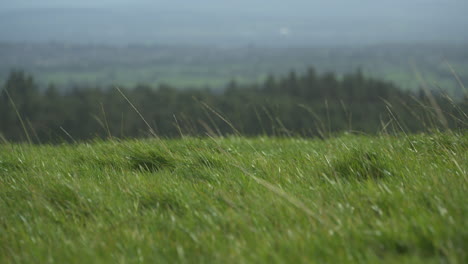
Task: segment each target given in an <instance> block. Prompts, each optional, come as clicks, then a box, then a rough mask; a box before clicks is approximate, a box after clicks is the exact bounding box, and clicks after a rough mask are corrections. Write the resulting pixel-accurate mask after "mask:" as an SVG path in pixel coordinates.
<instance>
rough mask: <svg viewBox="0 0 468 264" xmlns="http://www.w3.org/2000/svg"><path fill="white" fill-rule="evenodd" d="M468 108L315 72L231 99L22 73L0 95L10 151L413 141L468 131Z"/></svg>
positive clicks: (234, 89)
mask: <svg viewBox="0 0 468 264" xmlns="http://www.w3.org/2000/svg"><path fill="white" fill-rule="evenodd" d="M467 109H468V100H467V98H466V97H465V98H463V100H457V101H454V100H452V99H451V98H448V97H446V96H445V95H444V94H443V93H434V92H429V91H425V90H422V89H421V90H420V91H417V92H410V91H402V90H401V89H399V88H398V87H396V86H395V85H394V84H392V83H390V82H386V81H383V80H377V79H374V78H369V77H366V76H364V75H363V74H362V72H360V71H356V72H354V73H350V74H346V75H344V76H341V77H338V76H336V75H335V74H334V73H331V72H328V73H323V74H318V73H317V72H316V71H315V70H314V69H313V68H309V69H308V70H307V71H306V72H304V73H301V74H298V73H297V72H294V71H291V72H290V73H289V74H287V75H285V76H279V77H278V76H273V75H270V76H269V77H268V78H266V80H265V81H264V82H263V83H257V84H239V83H236V82H235V81H231V82H230V83H228V84H227V85H226V87H225V89H223V90H222V91H219V90H210V89H208V88H206V89H176V88H175V87H171V86H169V85H159V86H158V87H151V86H148V85H137V86H136V87H132V88H124V87H120V88H119V87H118V86H112V87H90V86H86V87H74V88H72V89H68V90H63V89H59V88H57V87H55V86H54V85H49V87H47V88H46V89H40V88H39V87H38V85H37V84H36V83H35V81H34V78H33V77H32V76H31V75H28V74H27V73H25V72H23V71H12V72H11V73H10V74H9V76H8V78H7V80H6V82H5V84H4V85H3V88H2V89H1V91H0V137H1V138H2V139H3V140H4V141H12V142H18V141H30V142H34V143H60V142H63V141H80V140H88V139H93V138H134V137H148V136H155V135H157V136H161V137H180V136H207V135H209V136H218V135H230V134H241V135H246V136H256V135H267V136H300V137H317V136H318V137H327V136H330V135H332V134H334V133H337V132H342V131H351V132H359V133H368V134H375V133H400V132H405V133H410V132H420V131H427V130H429V129H455V130H464V129H466V128H467V116H466V113H468V111H466V110H467Z"/></svg>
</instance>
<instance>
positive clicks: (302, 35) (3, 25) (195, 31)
mask: <svg viewBox="0 0 468 264" xmlns="http://www.w3.org/2000/svg"><path fill="white" fill-rule="evenodd" d="M0 5H2V6H3V7H1V9H0V10H1V11H0V41H1V42H33V43H48V42H65V43H85V44H112V45H127V44H134V43H143V44H168V45H181V44H196V45H220V46H223V45H224V46H229V45H231V46H232V45H268V46H291V45H296V46H300V45H368V44H382V43H463V42H466V41H467V40H468V33H467V31H466V30H465V29H466V28H467V27H468V19H466V18H465V14H464V13H465V10H467V7H468V5H467V3H466V1H456V0H445V1H441V0H440V1H439V0H426V1H423V0H413V1H401V0H397V1H368V0H365V1H343V0H338V1H310V0H308V1H304V0H296V1H278V0H274V1H271V0H270V1H262V0H254V1H246V0H240V1H235V2H228V1H222V2H221V1H213V0H202V1H182V0H177V1H145V0H139V1H128V0H118V1H109V0H107V1H80V2H79V3H78V2H76V1H40V2H33V3H31V2H30V1H24V0H21V1H14V2H10V3H2V4H0Z"/></svg>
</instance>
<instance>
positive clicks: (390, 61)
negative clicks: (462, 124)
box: [0, 43, 468, 95]
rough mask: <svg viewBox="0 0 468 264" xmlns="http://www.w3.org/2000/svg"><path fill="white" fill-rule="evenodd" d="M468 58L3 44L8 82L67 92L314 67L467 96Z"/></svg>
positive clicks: (415, 49) (334, 50)
mask: <svg viewBox="0 0 468 264" xmlns="http://www.w3.org/2000/svg"><path fill="white" fill-rule="evenodd" d="M466 54H468V46H467V45H374V46H337V47H313V46H312V47H291V48H284V47H283V48H279V47H277V48H272V47H256V46H245V47H237V48H234V47H230V48H228V47H224V48H222V47H209V46H174V47H171V46H157V45H153V46H151V45H148V46H145V45H140V46H137V45H134V46H125V47H113V46H97V45H63V44H1V43H0V56H1V57H2V60H1V61H0V80H5V78H6V76H7V75H8V72H9V71H10V70H11V69H18V68H19V69H24V70H26V71H27V72H29V73H32V74H34V76H35V77H36V78H37V79H38V80H39V82H40V83H41V84H42V85H47V84H49V83H54V84H56V85H58V86H59V87H70V86H77V85H101V86H108V85H112V84H119V85H124V86H134V85H136V84H141V83H144V84H151V85H158V84H161V83H166V84H170V85H173V86H176V87H179V88H186V87H207V86H209V87H211V88H220V87H224V86H225V84H227V83H228V82H229V81H230V80H233V79H235V80H237V81H238V82H240V83H242V82H244V83H252V82H261V81H263V80H265V78H266V76H267V75H268V74H275V75H285V74H287V73H288V72H289V71H290V70H296V71H299V72H301V71H305V70H306V69H307V68H308V67H314V68H316V69H317V70H318V71H319V72H325V71H332V72H335V73H337V74H338V75H340V74H343V73H349V72H353V71H356V70H357V69H362V71H363V72H364V73H365V74H366V75H368V76H371V77H377V78H381V79H385V80H389V81H392V82H395V83H396V84H397V85H398V86H399V87H401V88H403V89H418V88H419V87H420V86H421V85H422V81H421V79H423V80H424V81H425V82H426V84H427V85H428V86H429V88H432V89H439V88H440V89H443V90H447V91H449V92H450V93H452V94H457V95H460V94H462V93H463V92H462V91H461V88H460V85H459V84H458V82H457V80H456V78H455V77H454V74H453V73H452V71H451V69H450V67H452V68H453V70H454V71H455V72H456V73H457V74H458V75H459V77H460V79H461V81H462V82H463V83H464V84H467V83H468V57H467V56H466ZM448 65H450V66H448ZM419 74H420V75H421V77H422V78H420V77H418V75H419Z"/></svg>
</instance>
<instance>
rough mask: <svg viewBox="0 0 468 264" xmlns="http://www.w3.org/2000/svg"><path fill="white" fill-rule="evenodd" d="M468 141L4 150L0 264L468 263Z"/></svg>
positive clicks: (222, 141) (428, 138) (275, 141)
mask: <svg viewBox="0 0 468 264" xmlns="http://www.w3.org/2000/svg"><path fill="white" fill-rule="evenodd" d="M467 153H468V136H467V134H466V133H462V134H456V133H434V134H421V135H411V136H403V135H402V136H357V135H346V134H344V135H341V136H338V137H336V138H331V139H328V140H318V139H317V140H306V139H295V138H264V137H259V138H242V137H228V138H214V139H208V138H207V139H197V138H184V139H177V140H176V139H173V140H159V139H148V140H127V141H105V142H103V141H95V142H89V143H81V144H73V145H67V144H64V145H58V146H51V145H41V146H31V145H26V144H24V145H21V144H7V145H0V212H1V213H0V234H1V235H0V263H204V262H205V263H285V262H287V263H376V262H379V263H380V262H382V263H395V262H402V263H467V262H468V253H467V250H466V249H467V245H468V202H467V195H466V194H467V193H468V186H467V170H468V160H467V159H468V156H467Z"/></svg>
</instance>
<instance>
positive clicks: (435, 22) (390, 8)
mask: <svg viewBox="0 0 468 264" xmlns="http://www.w3.org/2000/svg"><path fill="white" fill-rule="evenodd" d="M467 10H468V1H466V0H392V1H390V0H380V1H375V0H359V1H357V0H356V1H350V0H333V1H326V0H288V1H284V0H283V1H281V0H249V1H247V0H237V1H219V0H217V1H215V0H197V1H187V0H170V1H169V0H157V1H150V0H132V1H130V0H101V1H96V0H93V1H91V0H82V1H71V0H60V1H59V0H41V1H27V0H15V1H2V2H1V3H0V83H2V84H5V85H4V86H5V87H8V86H12V87H13V86H18V83H17V84H16V85H13V84H12V83H11V82H12V78H13V77H15V76H16V77H15V78H17V79H18V78H19V79H21V78H23V79H25V80H23V81H26V80H27V79H28V78H29V77H30V78H32V80H30V81H31V83H34V86H35V87H36V88H37V89H38V92H39V93H41V92H44V91H46V90H47V89H49V88H51V87H52V88H53V89H52V90H53V91H55V90H57V91H59V93H60V94H61V95H64V93H65V92H69V91H71V90H73V89H82V88H96V89H104V90H105V89H106V88H109V87H113V86H115V85H118V86H119V87H122V88H123V89H126V88H128V89H130V90H132V89H133V88H135V87H138V86H139V87H142V86H148V87H150V88H151V90H153V91H159V90H158V87H160V86H169V87H171V88H175V89H177V90H191V89H199V90H207V89H208V90H209V91H210V93H214V94H220V93H225V91H226V90H227V88H229V87H230V88H237V87H240V86H246V87H249V88H252V89H253V90H255V89H257V90H258V87H263V86H265V83H268V81H270V83H271V81H274V80H275V79H276V80H279V79H281V78H283V77H284V78H286V79H287V80H290V78H296V76H295V75H297V76H307V75H309V74H310V70H311V69H313V71H314V74H318V75H319V76H320V75H322V74H323V75H326V74H333V78H335V79H336V81H337V82H340V81H342V80H344V79H345V76H346V74H349V73H354V72H357V73H358V74H357V75H358V76H361V75H362V76H361V77H365V78H375V79H378V80H380V81H382V82H391V84H392V85H394V86H396V87H397V88H398V89H399V90H401V91H410V92H414V94H418V93H419V90H420V89H421V88H422V86H427V88H428V89H430V90H437V91H439V92H440V91H443V92H444V93H447V94H449V95H450V96H451V97H453V98H458V99H460V100H461V98H463V97H464V95H465V91H464V88H463V85H461V84H463V83H468V30H466V29H467V28H468V19H467V18H466V12H467ZM12 71H13V72H12ZM12 73H15V74H16V75H14V74H12ZM19 73H21V74H23V75H24V76H23V75H21V74H19ZM291 73H293V74H294V76H291ZM314 76H315V75H314ZM20 77H21V78H20ZM288 78H289V79H288ZM304 78H305V77H304ZM13 79H14V78H13ZM299 79H300V78H299ZM9 81H10V82H9ZM17 82H18V80H17ZM273 83H275V82H273ZM307 85H309V84H304V86H307ZM280 86H281V85H280ZM283 86H284V87H286V88H285V89H287V88H290V87H291V85H289V84H284V85H283ZM283 86H282V87H283ZM309 86H310V85H309ZM12 89H13V88H12ZM304 89H306V88H304ZM314 89H322V90H327V89H328V90H330V89H331V88H329V87H327V85H323V86H321V87H320V88H317V87H316V88H314ZM343 89H345V88H343ZM232 90H233V89H231V91H232ZM345 90H346V89H345ZM19 94H21V93H19ZM263 97H266V95H263ZM5 98H6V97H5ZM320 99H321V100H322V102H323V101H324V100H325V99H326V98H325V97H323V98H322V97H320ZM337 99H339V98H338V97H337ZM4 100H5V102H9V103H11V102H10V100H9V99H8V100H7V99H4ZM18 100H20V99H18ZM177 109H180V108H177ZM4 111H6V110H4ZM168 111H169V110H168ZM171 111H172V110H171ZM171 111H169V112H171ZM4 120H6V118H4ZM4 126H6V125H4Z"/></svg>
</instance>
